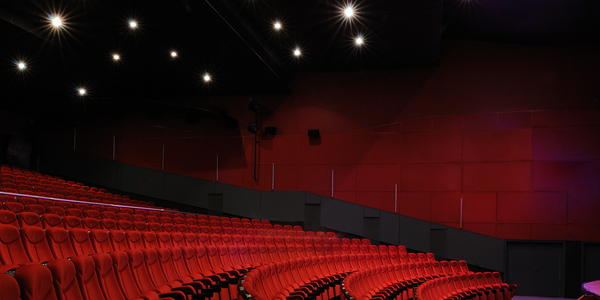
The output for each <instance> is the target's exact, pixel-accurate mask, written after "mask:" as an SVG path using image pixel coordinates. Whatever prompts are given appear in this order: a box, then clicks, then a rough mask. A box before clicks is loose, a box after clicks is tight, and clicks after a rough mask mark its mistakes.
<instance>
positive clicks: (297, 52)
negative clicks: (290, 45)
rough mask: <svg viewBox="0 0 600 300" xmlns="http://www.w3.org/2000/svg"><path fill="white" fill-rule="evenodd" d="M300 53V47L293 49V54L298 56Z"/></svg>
mask: <svg viewBox="0 0 600 300" xmlns="http://www.w3.org/2000/svg"><path fill="white" fill-rule="evenodd" d="M300 55H302V52H301V51H300V48H296V49H294V56H296V57H299V56H300Z"/></svg>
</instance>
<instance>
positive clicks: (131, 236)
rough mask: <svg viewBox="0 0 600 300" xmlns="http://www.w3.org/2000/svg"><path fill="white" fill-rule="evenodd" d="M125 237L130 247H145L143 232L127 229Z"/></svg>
mask: <svg viewBox="0 0 600 300" xmlns="http://www.w3.org/2000/svg"><path fill="white" fill-rule="evenodd" d="M125 238H126V240H127V245H129V249H138V250H142V249H145V248H146V246H145V245H144V241H143V240H142V234H141V233H139V232H137V231H125Z"/></svg>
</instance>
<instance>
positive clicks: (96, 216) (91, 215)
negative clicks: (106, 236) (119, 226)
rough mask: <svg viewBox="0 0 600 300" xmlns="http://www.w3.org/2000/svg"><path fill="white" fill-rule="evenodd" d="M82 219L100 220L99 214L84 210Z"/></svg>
mask: <svg viewBox="0 0 600 300" xmlns="http://www.w3.org/2000/svg"><path fill="white" fill-rule="evenodd" d="M83 217H84V218H92V219H96V220H98V219H100V212H99V211H97V210H94V209H86V210H84V211H83Z"/></svg>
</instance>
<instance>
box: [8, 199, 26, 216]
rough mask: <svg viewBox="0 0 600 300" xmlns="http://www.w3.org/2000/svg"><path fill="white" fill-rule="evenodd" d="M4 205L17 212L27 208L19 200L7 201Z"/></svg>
mask: <svg viewBox="0 0 600 300" xmlns="http://www.w3.org/2000/svg"><path fill="white" fill-rule="evenodd" d="M4 207H5V208H6V209H8V210H10V211H12V212H14V213H16V214H17V213H20V212H22V211H24V210H25V205H23V204H21V203H19V202H5V203H4Z"/></svg>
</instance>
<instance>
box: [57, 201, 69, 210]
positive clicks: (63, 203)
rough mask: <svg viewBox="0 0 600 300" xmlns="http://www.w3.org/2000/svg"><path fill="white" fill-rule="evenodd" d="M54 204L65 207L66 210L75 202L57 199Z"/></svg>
mask: <svg viewBox="0 0 600 300" xmlns="http://www.w3.org/2000/svg"><path fill="white" fill-rule="evenodd" d="M54 205H55V206H58V207H62V208H64V209H65V211H66V210H67V209H69V208H73V203H71V202H67V201H56V204H54Z"/></svg>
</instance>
